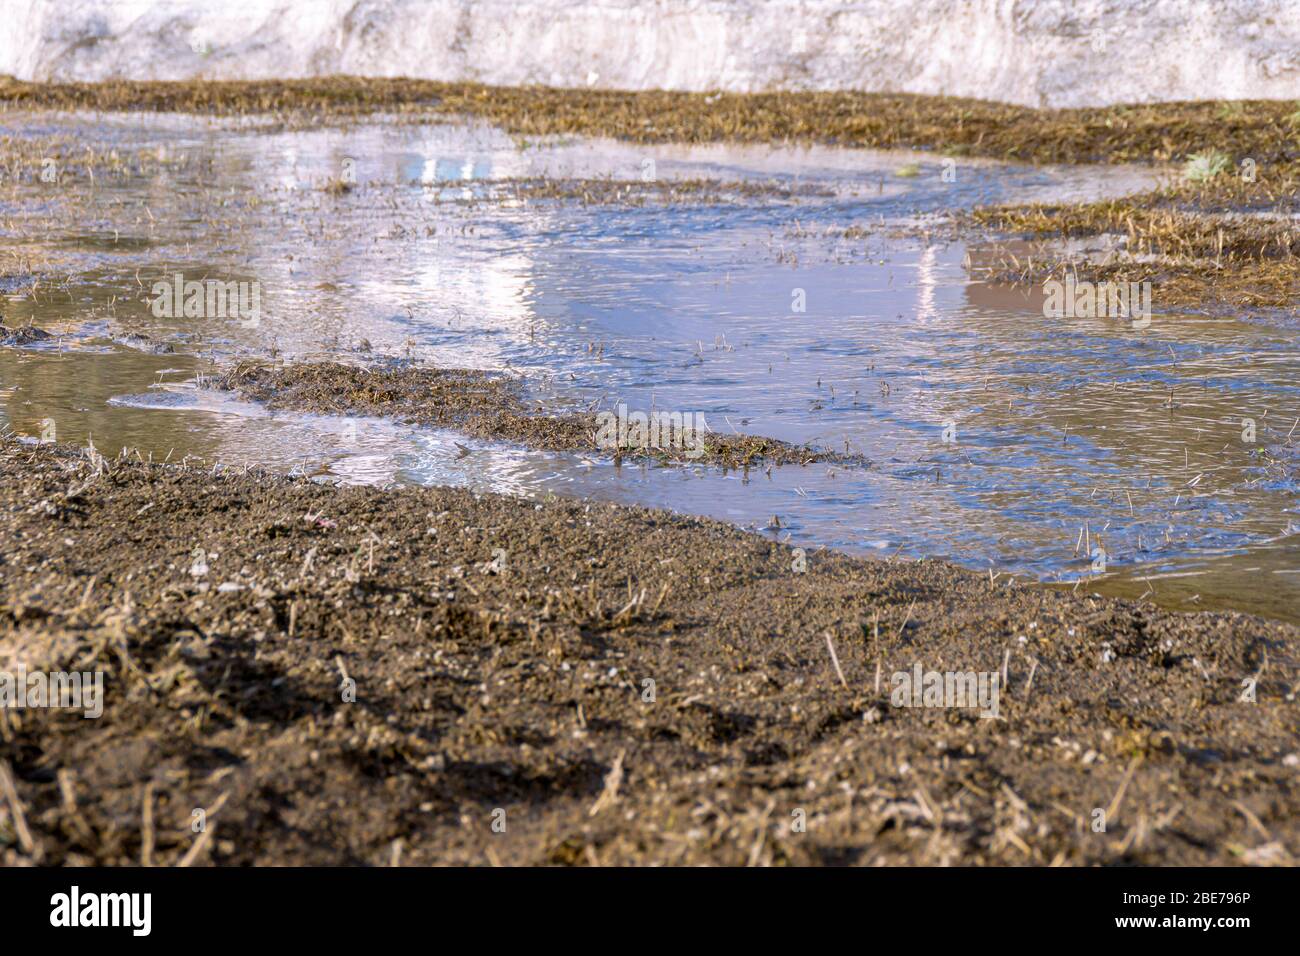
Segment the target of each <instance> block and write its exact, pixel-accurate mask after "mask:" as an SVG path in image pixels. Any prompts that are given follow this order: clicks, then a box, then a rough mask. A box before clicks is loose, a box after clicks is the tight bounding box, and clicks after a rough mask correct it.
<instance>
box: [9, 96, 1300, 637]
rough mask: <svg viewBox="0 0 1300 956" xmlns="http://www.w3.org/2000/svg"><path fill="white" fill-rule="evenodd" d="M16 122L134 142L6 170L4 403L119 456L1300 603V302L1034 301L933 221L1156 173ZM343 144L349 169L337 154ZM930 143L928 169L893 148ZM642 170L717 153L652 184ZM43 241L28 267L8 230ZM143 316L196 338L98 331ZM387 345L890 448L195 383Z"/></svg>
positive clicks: (582, 396) (37, 430)
mask: <svg viewBox="0 0 1300 956" xmlns="http://www.w3.org/2000/svg"><path fill="white" fill-rule="evenodd" d="M3 132H4V133H7V134H9V135H13V136H17V137H19V138H20V139H22V138H24V137H25V138H27V139H28V140H32V141H34V142H40V141H41V140H40V138H41V137H51V138H53V137H59V138H63V139H65V140H66V139H69V138H70V139H72V140H75V141H78V142H82V141H84V142H85V143H88V144H92V145H93V146H94V147H95V148H96V149H106V148H114V149H117V150H118V151H119V154H120V155H122V156H128V157H136V158H137V159H138V158H139V157H141V156H143V157H145V159H144V160H143V161H140V162H139V163H138V166H139V170H138V172H133V173H132V174H129V175H125V176H103V175H101V176H99V177H98V178H97V180H96V182H95V184H94V186H93V187H92V186H91V185H90V184H89V183H88V182H85V181H82V180H75V179H74V180H71V181H65V182H64V183H62V184H42V183H40V182H30V181H28V182H24V183H20V184H17V185H15V184H13V183H12V182H10V181H7V180H6V181H5V182H4V184H3V190H2V191H0V282H3V283H4V284H3V285H0V289H4V290H5V291H6V292H7V293H8V294H7V295H6V296H5V298H4V300H3V311H4V313H5V315H6V317H7V319H6V321H7V323H8V324H9V325H11V326H13V325H18V324H23V323H25V322H26V321H28V320H29V319H30V320H31V321H33V322H34V323H35V324H37V325H39V326H42V327H44V328H46V329H49V330H50V331H55V332H58V333H61V336H60V338H59V340H57V341H56V342H53V343H47V344H44V345H41V346H39V347H33V348H28V349H21V350H15V349H0V399H2V400H3V405H2V406H0V407H2V408H3V414H4V416H5V418H6V419H7V423H8V425H9V426H10V427H11V428H13V429H14V430H15V431H18V432H20V433H23V434H28V435H33V436H35V435H39V434H41V432H42V430H43V429H44V428H46V427H47V426H46V423H47V422H52V423H53V427H54V430H55V432H56V434H57V438H58V439H59V440H61V441H75V442H78V443H84V442H87V441H91V440H93V442H94V444H95V446H96V447H97V448H99V449H100V450H101V451H103V452H106V453H110V454H111V453H114V452H115V451H116V450H117V449H118V448H120V447H122V446H131V447H136V448H139V449H140V450H141V452H142V454H145V455H149V454H152V455H154V457H155V458H162V457H165V456H168V455H171V456H172V457H173V458H180V457H183V456H185V455H199V456H202V457H204V458H205V459H207V460H209V461H218V460H219V461H221V462H223V463H228V464H231V465H243V464H246V463H258V464H264V465H268V466H271V467H275V468H280V469H285V470H287V469H295V470H300V471H304V472H306V473H308V474H312V475H318V476H322V477H333V478H337V479H340V480H344V481H352V482H370V483H383V482H387V481H397V482H405V483H439V484H465V485H470V486H473V487H477V488H483V489H491V490H497V491H505V492H510V493H516V494H528V495H545V494H547V493H550V492H554V493H557V494H573V495H583V496H591V497H595V498H601V499H608V500H614V501H622V502H637V503H643V504H648V505H655V506H659V507H666V508H672V509H674V510H678V511H683V512H691V513H701V514H710V515H714V516H717V517H721V518H725V519H727V520H730V521H734V522H736V523H738V524H741V525H746V526H750V525H752V526H755V527H759V528H766V527H767V526H768V525H769V524H770V523H772V522H771V519H772V518H773V516H778V519H779V525H780V527H779V529H772V530H769V531H767V532H765V533H770V534H778V535H780V536H781V537H782V538H783V539H784V538H786V537H787V536H788V537H789V539H790V540H791V541H792V543H795V544H799V545H801V546H805V547H807V548H808V549H809V550H812V549H815V548H817V547H820V546H828V547H834V548H842V549H845V550H850V551H860V552H868V553H875V554H882V555H886V556H888V555H893V554H895V553H898V554H901V555H902V556H906V557H923V556H943V557H949V558H951V559H953V560H955V561H958V562H959V563H962V564H965V565H967V566H970V567H974V568H979V569H984V568H990V567H991V568H993V569H994V571H995V573H1006V572H1011V573H1015V574H1020V575H1025V576H1029V577H1033V578H1038V579H1041V580H1046V581H1052V582H1056V581H1062V582H1066V584H1067V586H1074V584H1075V583H1076V582H1079V581H1081V580H1082V581H1083V584H1081V585H1080V586H1081V587H1088V588H1095V589H1100V590H1105V591H1110V592H1114V593H1123V594H1126V595H1130V596H1134V597H1136V596H1141V595H1146V596H1148V597H1150V598H1151V599H1153V600H1157V601H1160V602H1162V603H1165V604H1168V605H1172V606H1177V607H1188V608H1195V607H1228V608H1238V609H1243V610H1249V611H1253V612H1257V613H1263V614H1267V615H1270V616H1275V617H1285V618H1289V619H1292V620H1300V534H1298V533H1297V532H1300V514H1298V512H1297V490H1298V486H1300V456H1298V454H1297V447H1296V444H1297V443H1296V438H1297V437H1300V428H1297V429H1296V430H1295V431H1294V432H1291V429H1292V428H1293V427H1295V423H1296V421H1297V420H1298V419H1300V374H1298V373H1300V356H1298V354H1297V348H1296V345H1295V342H1296V332H1297V328H1296V325H1295V323H1294V321H1293V320H1288V319H1287V318H1285V317H1276V316H1244V315H1243V316H1228V317H1207V316H1196V315H1173V314H1161V313H1159V312H1157V315H1156V316H1155V317H1154V320H1153V322H1152V325H1151V327H1150V328H1148V329H1145V330H1134V329H1132V328H1131V327H1129V326H1128V325H1127V324H1126V323H1123V322H1121V321H1118V320H1113V319H1097V320H1090V319H1066V320H1060V319H1047V318H1044V317H1043V314H1042V303H1041V300H1040V299H1036V298H1034V297H1033V296H1029V295H1025V294H1021V293H1019V292H1016V291H1012V290H1007V289H999V288H996V287H990V286H987V285H982V284H979V283H975V282H972V281H970V279H969V276H968V273H967V269H966V265H965V264H966V262H967V261H968V257H969V258H970V259H972V260H979V259H980V258H981V257H982V256H983V255H985V254H986V252H987V249H986V248H985V247H984V246H983V245H973V246H968V245H967V244H966V243H963V242H956V241H949V240H945V239H943V238H942V236H943V235H944V234H946V232H947V230H944V229H942V228H941V227H940V225H939V223H938V220H937V214H941V213H943V212H945V211H948V210H951V209H953V208H965V207H969V206H971V205H975V204H980V203H988V202H1007V201H1021V200H1032V199H1053V198H1090V197H1099V196H1102V195H1116V194H1122V193H1124V192H1130V191H1134V190H1136V189H1141V188H1145V187H1146V186H1148V185H1150V184H1151V183H1152V182H1153V174H1152V173H1150V172H1149V171H1143V170H1135V169H1123V168H1121V169H1113V168H1112V169H1094V168H1085V169H1074V170H1069V169H1044V168H1028V167H1015V166H1005V165H998V164H993V163H975V162H969V161H966V160H962V161H960V162H959V163H958V164H957V165H956V166H955V167H952V169H953V170H954V171H955V175H956V181H955V182H947V181H945V178H944V177H943V175H942V173H943V169H944V166H943V160H942V158H939V157H934V156H925V155H912V154H884V153H869V152H861V151H851V150H833V149H825V148H814V149H803V148H776V149H768V148H761V149H760V148H737V147H723V146H710V147H694V148H690V147H668V146H662V147H653V148H648V147H639V146H632V145H628V144H620V143H611V142H593V141H581V140H567V141H548V142H545V143H532V142H530V143H516V142H515V141H513V140H511V139H510V138H509V137H507V136H505V135H504V134H502V133H500V132H498V131H495V130H492V129H490V128H486V127H482V126H476V125H467V126H457V125H445V126H409V125H395V124H389V125H382V124H367V125H361V126H356V127H339V128H323V129H318V130H312V131H308V132H257V131H253V130H248V129H241V128H239V127H238V126H237V125H235V124H229V123H223V124H214V123H208V122H206V121H202V120H197V119H193V118H187V117H169V116H148V117H114V116H108V117H103V116H101V117H62V116H54V115H42V116H29V117H25V118H22V119H19V118H16V117H15V115H14V114H10V115H9V116H8V117H6V118H5V119H4V120H3ZM159 147H163V148H164V150H165V152H163V153H161V154H160V153H159V152H158V150H159ZM149 157H154V159H155V160H156V161H151V160H150V159H149ZM348 160H350V161H351V162H352V163H353V164H354V166H353V167H352V168H354V169H355V172H356V178H357V180H358V184H357V187H356V188H355V189H354V190H352V191H350V192H346V193H342V194H339V193H336V192H331V191H328V190H326V189H324V188H322V187H324V186H325V185H326V184H327V183H328V182H329V181H331V180H333V179H335V178H337V177H338V176H339V175H340V173H341V171H342V170H343V169H345V168H346V167H345V161H348ZM910 163H919V169H918V170H917V175H914V176H900V175H897V172H898V171H899V170H900V169H904V168H905V167H906V166H907V164H910ZM535 177H547V178H550V179H555V180H557V181H560V182H562V183H565V184H567V185H568V186H569V187H572V186H573V185H574V182H576V181H578V180H590V179H595V180H605V179H613V180H617V181H619V182H626V183H627V184H628V185H629V188H630V191H629V194H628V201H623V202H618V203H615V204H608V203H601V202H591V203H588V202H584V200H583V199H582V198H581V193H582V191H583V187H582V185H581V184H580V183H579V184H578V185H577V188H576V189H571V190H570V191H571V192H574V193H575V194H576V195H574V196H569V197H567V198H560V199H536V198H526V197H527V196H528V193H527V191H526V190H524V191H522V192H521V191H520V185H521V182H522V181H523V180H528V179H532V178H535ZM646 179H652V180H654V181H655V182H656V183H664V184H671V183H674V182H683V181H689V180H696V179H708V180H718V181H720V183H721V185H719V186H716V187H710V189H709V190H708V191H707V192H706V193H703V194H695V193H692V192H690V191H689V190H684V191H682V192H681V194H680V195H679V196H678V197H677V200H676V201H672V202H668V203H665V202H662V201H660V200H659V199H657V198H655V194H654V192H653V190H654V189H657V188H658V186H647V184H646V183H645V182H644V180H646ZM570 181H573V182H570ZM742 184H748V186H747V189H742V188H741V185H742ZM778 187H779V188H778ZM647 188H650V189H651V190H652V191H651V193H650V194H649V195H648V196H645V197H644V204H640V205H638V204H637V203H639V202H641V201H642V192H643V191H644V190H646V189H647ZM791 189H793V190H795V192H796V195H795V197H794V198H789V197H787V196H786V195H785V192H784V191H788V190H791ZM596 192H597V193H598V192H599V191H598V190H597V191H596ZM521 197H522V198H521ZM845 230H850V231H849V233H848V236H847V237H846V235H845ZM28 261H30V262H31V263H33V266H32V268H33V271H34V272H35V273H37V275H39V276H41V281H40V284H39V285H37V287H36V289H35V292H34V294H33V292H32V290H31V289H30V286H29V283H28V282H27V277H26V276H24V275H23V274H22V268H23V267H22V266H18V265H15V264H16V263H22V262H28ZM177 272H180V273H182V274H183V275H184V276H185V277H186V278H188V279H202V278H205V277H207V278H220V279H223V280H243V281H250V282H252V281H256V282H257V283H258V284H259V288H260V293H261V310H262V311H261V315H260V317H259V319H258V321H256V322H252V321H240V320H239V319H238V318H229V319H220V318H216V319H200V318H189V319H186V318H174V319H160V318H157V317H155V315H154V314H153V313H152V311H151V310H150V308H149V306H148V304H147V303H146V302H145V301H144V300H145V298H146V297H147V296H148V295H149V294H150V291H151V287H152V284H153V283H154V282H155V281H157V280H159V279H161V278H165V277H168V276H171V275H172V274H174V273H177ZM63 277H66V279H65V278H63ZM800 302H802V304H803V305H804V310H803V311H797V310H796V309H797V305H798V304H799V303H800ZM1155 305H1156V308H1157V310H1158V309H1159V289H1158V287H1157V289H1156V290H1155ZM126 333H147V334H149V335H151V336H154V337H155V338H158V339H160V340H164V341H166V342H168V343H170V344H171V345H172V346H173V348H174V349H175V354H151V353H149V352H145V351H140V350H138V349H137V348H131V347H128V346H125V345H121V344H118V343H115V342H114V341H113V339H114V337H120V336H122V335H124V334H126ZM367 345H368V347H369V348H371V349H372V350H373V352H375V353H384V354H389V355H402V356H405V355H409V356H411V357H413V358H417V359H422V360H427V361H431V362H435V363H439V364H446V365H457V366H475V367H482V368H494V369H510V370H513V371H516V372H521V373H525V374H526V375H527V376H528V377H529V380H530V381H531V382H532V383H533V389H534V393H535V395H536V396H537V397H538V399H539V400H540V401H542V402H544V403H547V404H551V405H553V406H572V405H576V404H582V405H590V404H592V403H594V402H600V403H601V404H603V406H605V407H610V406H612V405H613V404H615V403H616V402H618V401H622V402H625V403H626V404H627V405H628V406H629V407H630V408H632V409H642V410H644V409H648V408H650V407H652V406H653V407H654V408H657V409H660V410H668V411H681V412H696V411H698V412H702V413H704V415H705V416H706V418H707V421H708V422H709V425H710V427H712V428H713V430H715V431H729V430H732V429H735V430H737V431H746V432H751V433H755V434H764V435H772V436H775V437H777V438H782V439H787V440H790V441H799V442H810V443H813V444H818V445H824V446H827V447H830V448H833V449H836V450H841V451H842V450H844V449H845V448H848V449H849V450H851V451H854V452H861V453H862V454H864V455H866V456H867V457H868V458H869V459H871V461H872V465H871V467H869V468H866V469H861V468H845V467H838V466H837V467H827V466H824V465H810V466H807V467H803V468H800V467H786V468H779V469H773V470H772V471H771V473H770V474H768V473H766V472H764V471H757V472H751V473H749V474H747V475H745V474H738V473H734V472H732V473H726V474H723V473H721V472H719V471H717V470H710V469H705V468H702V467H697V468H676V467H673V468H663V467H650V466H647V467H641V466H635V467H630V466H623V467H616V466H614V465H613V464H612V463H610V462H606V461H598V460H592V461H584V460H582V459H581V458H579V457H575V456H565V455H555V454H549V453H541V452H532V451H527V450H521V449H517V448H509V447H505V446H502V445H499V444H492V443H483V442H468V441H466V440H465V439H464V438H463V437H462V436H459V435H453V434H450V433H445V432H438V431H432V430H415V429H410V428H406V427H402V426H398V425H394V424H392V423H387V422H381V421H376V420H346V419H342V418H330V417H322V416H305V415H299V414H283V413H279V414H274V415H273V414H270V413H268V412H267V411H266V410H265V409H262V408H259V407H258V406H255V405H251V404H248V403H242V402H237V401H233V400H230V399H228V398H224V397H221V396H217V395H214V394H213V393H211V392H208V391H204V390H198V389H195V388H194V387H193V379H194V376H195V375H196V374H197V373H200V372H203V371H210V370H211V369H212V368H213V366H214V365H221V364H226V363H228V362H230V361H231V360H233V359H234V358H237V357H246V356H260V357H267V356H269V355H271V354H275V355H276V356H278V357H279V358H282V359H286V360H303V359H320V358H344V359H346V360H350V361H357V360H364V359H366V358H367V356H366V355H365V354H364V353H359V352H358V351H357V350H358V349H359V348H365V347H366V346H367ZM1247 418H1248V419H1252V420H1253V421H1254V422H1255V428H1256V436H1255V440H1254V441H1253V442H1249V443H1248V442H1246V441H1243V435H1242V433H1243V428H1244V426H1243V422H1242V420H1243V419H1247ZM945 427H949V437H951V438H952V439H953V440H952V441H944V430H945ZM1288 436H1289V437H1290V443H1289V444H1288ZM457 441H459V442H461V443H462V444H464V445H468V446H470V447H471V448H472V449H473V451H472V452H471V453H470V454H469V455H467V456H466V455H462V453H461V452H460V451H459V449H458V448H457V446H456V444H455V442H457ZM1097 547H1102V548H1104V550H1105V553H1106V570H1105V573H1100V572H1099V571H1096V570H1094V569H1093V566H1092V564H1093V559H1092V558H1090V557H1089V553H1090V551H1092V549H1094V548H1097ZM810 560H811V561H812V562H814V563H815V556H813V557H812V558H811V559H810Z"/></svg>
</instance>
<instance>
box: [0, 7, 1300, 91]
mask: <svg viewBox="0 0 1300 956" xmlns="http://www.w3.org/2000/svg"><path fill="white" fill-rule="evenodd" d="M0 16H3V19H4V22H5V24H6V29H5V31H4V32H3V33H2V34H0V73H13V74H15V75H17V76H19V77H22V78H25V79H41V80H48V79H62V80H94V79H104V78H108V77H129V78H139V79H179V78H188V77H212V78H265V77H275V76H312V75H322V74H329V73H354V74H361V75H369V76H418V77H427V78H432V79H443V80H451V79H469V80H481V81H483V82H488V83H497V84H528V83H541V84H546V85H553V86H598V87H609V88H627V89H650V88H664V89H691V90H701V89H730V90H758V89H764V88H789V89H862V90H897V91H905V92H916V93H948V94H953V95H961V96H976V97H984V98H988V99H1001V100H1008V101H1012V102H1020V103H1027V104H1031V105H1045V106H1077V105H1089V104H1099V103H1107V102H1123V101H1140V100H1166V101H1168V100H1180V99H1207V98H1245V97H1263V98H1289V97H1295V96H1300V3H1296V2H1295V0H585V2H580V3H574V2H571V0H220V2H218V0H58V2H51V0H0Z"/></svg>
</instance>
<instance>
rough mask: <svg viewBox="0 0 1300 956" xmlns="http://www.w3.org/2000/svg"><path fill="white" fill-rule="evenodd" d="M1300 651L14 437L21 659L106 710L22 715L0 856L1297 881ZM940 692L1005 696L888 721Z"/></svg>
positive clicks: (9, 582)
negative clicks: (949, 680)
mask: <svg viewBox="0 0 1300 956" xmlns="http://www.w3.org/2000/svg"><path fill="white" fill-rule="evenodd" d="M800 566H804V567H805V570H804V571H803V572H802V573H800V572H799V571H798V570H797V568H799V567H800ZM1298 648H1300V630H1297V629H1296V628H1293V627H1289V626H1287V625H1283V624H1277V623H1270V622H1267V621H1263V620H1260V619H1256V618H1251V617H1247V616H1243V615H1231V614H1209V613H1203V614H1193V615H1183V614H1174V613H1167V612H1163V611H1160V610H1157V609H1155V608H1153V607H1152V606H1150V605H1147V604H1137V603H1132V602H1122V601H1115V600H1107V599H1102V598H1097V597H1089V596H1084V595H1074V594H1070V593H1061V592H1055V591H1048V590H1046V589H1042V588H1038V587H1030V586H1023V585H1022V584H1020V583H1018V582H1016V581H1014V580H1012V579H1009V578H1006V577H999V578H996V579H993V580H990V578H989V577H988V576H987V575H985V576H981V575H978V574H974V573H971V572H967V571H964V570H961V569H958V568H956V567H953V566H951V565H948V564H946V563H942V562H937V561H922V562H906V561H897V560H895V561H883V560H881V561H867V560H860V559H856V558H851V557H848V556H845V555H841V554H837V553H832V552H825V551H818V552H813V553H808V554H806V555H800V554H799V553H797V552H792V551H791V550H790V549H789V548H787V547H785V546H783V545H779V544H777V543H775V542H773V541H771V540H769V539H767V538H766V537H764V536H760V535H756V534H750V533H746V532H742V531H740V530H738V529H736V528H733V527H731V526H729V525H726V524H722V523H719V522H715V521H710V520H704V519H696V518H686V517H676V516H672V515H669V514H666V513H663V512H655V511H649V510H643V509H635V508H626V507H618V506H612V505H604V504H601V505H597V504H588V503H584V502H581V501H572V500H564V499H556V500H551V501H546V502H538V501H533V500H525V499H519V498H511V497H503V496H497V495H478V494H473V493H471V492H467V491H462V490H456V489H439V488H424V489H396V490H379V489H374V488H362V487H352V488H337V487H332V486H327V485H323V484H319V483H312V482H310V481H306V480H303V479H293V478H287V477H282V476H273V475H269V474H259V473H257V472H250V473H244V472H242V471H232V470H226V469H220V468H218V469H216V470H214V469H212V468H211V467H208V466H207V465H198V464H195V463H194V462H192V461H191V462H186V463H181V464H178V463H176V462H172V463H168V464H150V463H147V462H141V461H138V460H135V459H131V458H119V459H118V460H116V461H106V460H104V459H102V458H100V457H98V456H97V455H96V454H94V453H88V452H86V451H84V450H78V449H70V448H66V447H55V446H34V445H31V444H20V443H18V442H16V441H14V440H6V441H4V442H3V443H0V660H3V661H4V662H5V663H4V664H3V665H0V666H3V667H8V668H9V669H10V670H13V669H14V668H16V667H17V666H18V664H20V663H21V664H24V665H25V666H26V667H27V668H28V669H29V670H37V669H43V670H47V671H48V670H70V669H73V668H76V669H78V670H94V669H100V670H102V671H104V672H105V674H106V687H105V701H104V710H103V715H102V717H100V718H99V719H87V718H84V717H82V716H81V714H80V712H77V711H69V710H53V709H39V710H38V709H27V710H0V757H2V760H0V859H2V860H3V862H5V863H7V864H26V863H42V864H87V863H97V864H137V863H142V862H143V863H149V864H154V865H174V864H178V863H185V864H187V865H201V864H209V863H217V864H252V863H260V864H268V863H284V864H326V863H337V864H374V865H388V864H393V863H399V864H404V865H405V864H430V863H461V864H482V865H494V864H500V865H511V864H564V865H597V864H690V863H710V864H737V865H740V864H865V865H873V864H939V863H951V864H1068V865H1087V864H1097V863H1109V864H1121V863H1123V864H1201V863H1208V864H1255V865H1266V864H1285V863H1291V862H1293V861H1294V859H1295V857H1296V855H1297V854H1300V812H1298V811H1300V734H1298V733H1297V730H1298V729H1300V728H1298V726H1297V725H1298V724H1300V708H1298V706H1297V703H1296V699H1295V695H1296V691H1297V682H1298V681H1300V675H1298V674H1297V660H1298V659H1297V649H1298ZM832 649H833V653H832ZM917 664H920V665H921V666H922V668H923V669H924V670H927V671H928V670H937V671H947V670H957V671H975V672H1000V671H1001V670H1002V669H1003V667H1004V666H1005V670H1006V675H1007V680H1008V683H1007V685H1006V686H1005V688H1004V689H1003V690H1002V692H1001V695H1000V701H999V707H998V711H999V716H998V717H997V718H988V719H984V718H981V717H980V716H979V713H980V711H979V710H978V709H975V708H970V707H965V708H960V707H938V706H936V707H913V706H901V705H900V703H899V702H898V701H896V700H891V691H892V690H893V688H894V680H893V676H892V675H893V674H894V673H895V672H906V671H911V670H912V668H913V667H914V665H917ZM878 672H879V673H880V675H881V676H880V678H879V684H877V676H876V675H877V673H878ZM841 675H842V677H841ZM1246 680H1253V681H1254V685H1253V686H1254V688H1255V693H1254V701H1253V702H1250V701H1249V700H1242V699H1241V698H1242V696H1243V683H1242V682H1243V681H1246ZM647 681H653V682H654V683H653V685H650V684H647V683H646V682H647ZM651 690H653V693H651ZM199 810H201V811H203V813H204V815H205V824H206V825H205V828H204V829H202V830H201V832H196V830H195V824H194V821H195V820H196V819H197V817H196V814H195V811H199ZM1100 814H1104V815H1105V831H1104V832H1098V831H1095V830H1094V823H1095V822H1100V820H1101V816H1100ZM494 824H495V825H496V829H494Z"/></svg>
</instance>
